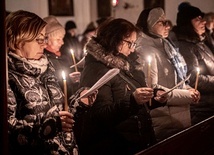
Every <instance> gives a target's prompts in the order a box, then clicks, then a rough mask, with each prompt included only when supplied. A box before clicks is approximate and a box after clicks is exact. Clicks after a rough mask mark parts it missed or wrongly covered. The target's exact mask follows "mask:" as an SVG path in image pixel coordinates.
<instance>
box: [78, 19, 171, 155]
mask: <svg viewBox="0 0 214 155" xmlns="http://www.w3.org/2000/svg"><path fill="white" fill-rule="evenodd" d="M137 35H138V30H137V28H136V27H135V26H134V25H133V24H132V23H130V22H129V21H127V20H125V19H108V20H106V21H105V22H104V23H102V24H101V25H100V27H98V29H97V35H96V37H92V39H91V40H90V41H89V42H88V43H87V45H86V50H87V53H88V54H87V56H86V58H85V67H84V69H83V71H82V75H81V82H80V85H81V86H84V87H91V86H92V85H93V84H94V83H95V82H96V81H97V80H99V78H100V77H102V75H104V74H105V73H106V72H107V71H108V70H109V69H111V68H119V69H120V73H119V75H116V76H115V77H114V78H113V79H111V80H110V81H109V82H107V83H106V84H105V85H104V86H102V87H101V88H100V89H99V93H98V95H97V99H96V101H95V103H94V104H93V105H92V108H91V109H90V111H88V112H87V114H86V115H85V117H84V119H83V120H82V123H83V125H82V128H81V129H79V131H81V133H80V134H79V137H78V136H77V142H78V145H79V148H80V154H82V155H98V154H102V155H110V154H123V155H132V154H135V153H137V152H138V151H141V150H143V149H145V148H147V147H149V146H151V145H153V144H154V143H155V137H154V131H153V128H152V126H151V119H150V114H149V110H150V109H152V108H155V107H156V106H164V105H165V102H166V100H167V98H166V97H164V98H160V97H157V96H156V95H159V94H162V93H163V92H164V91H162V90H157V89H155V90H154V89H152V88H149V87H147V86H146V82H145V76H144V73H143V72H141V71H139V70H136V69H135V68H134V66H133V64H132V63H134V62H135V61H134V60H131V59H129V55H130V54H131V53H132V54H134V53H133V52H134V49H135V45H136V44H135V41H136V39H137ZM150 99H151V100H152V107H150V106H149V104H148V102H149V100H150Z"/></svg>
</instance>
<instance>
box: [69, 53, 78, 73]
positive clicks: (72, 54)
mask: <svg viewBox="0 0 214 155" xmlns="http://www.w3.org/2000/svg"><path fill="white" fill-rule="evenodd" d="M70 51H71V56H72V59H73V62H74V67H75V72H78V70H77V65H76V60H75V57H74V51H73V50H72V49H70Z"/></svg>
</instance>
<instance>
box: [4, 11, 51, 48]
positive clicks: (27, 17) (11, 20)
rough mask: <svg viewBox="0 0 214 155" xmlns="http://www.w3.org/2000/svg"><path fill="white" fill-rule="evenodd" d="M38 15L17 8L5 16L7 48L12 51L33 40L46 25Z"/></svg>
mask: <svg viewBox="0 0 214 155" xmlns="http://www.w3.org/2000/svg"><path fill="white" fill-rule="evenodd" d="M46 24H47V23H46V22H45V21H44V20H43V19H42V18H40V17H39V16H38V15H36V14H34V13H31V12H28V11H23V10H18V11H15V12H12V13H10V14H9V15H8V16H7V17H6V40H7V48H9V49H10V50H12V51H14V50H16V49H17V48H19V46H20V45H24V43H25V42H31V41H33V40H34V39H35V38H36V37H37V36H38V35H39V33H40V32H41V31H42V30H43V28H44V27H45V26H46Z"/></svg>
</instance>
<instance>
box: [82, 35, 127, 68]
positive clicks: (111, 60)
mask: <svg viewBox="0 0 214 155" xmlns="http://www.w3.org/2000/svg"><path fill="white" fill-rule="evenodd" d="M86 50H87V53H89V54H91V55H92V56H93V57H94V58H95V59H96V60H97V61H101V62H102V63H104V64H106V65H107V66H109V67H112V68H119V69H121V70H126V71H129V69H130V64H129V61H128V58H127V57H126V56H124V55H122V54H120V53H119V54H118V55H113V54H112V53H106V52H105V49H104V48H103V47H102V46H101V45H100V44H99V43H97V42H96V41H95V40H94V39H91V40H90V41H89V42H88V44H87V45H86Z"/></svg>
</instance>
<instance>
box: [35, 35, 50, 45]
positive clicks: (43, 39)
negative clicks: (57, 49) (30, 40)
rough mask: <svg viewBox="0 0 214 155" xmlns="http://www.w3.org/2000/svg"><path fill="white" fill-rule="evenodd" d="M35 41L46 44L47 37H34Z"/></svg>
mask: <svg viewBox="0 0 214 155" xmlns="http://www.w3.org/2000/svg"><path fill="white" fill-rule="evenodd" d="M36 41H37V43H38V44H47V43H48V37H47V36H45V37H44V38H36Z"/></svg>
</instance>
